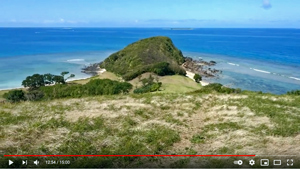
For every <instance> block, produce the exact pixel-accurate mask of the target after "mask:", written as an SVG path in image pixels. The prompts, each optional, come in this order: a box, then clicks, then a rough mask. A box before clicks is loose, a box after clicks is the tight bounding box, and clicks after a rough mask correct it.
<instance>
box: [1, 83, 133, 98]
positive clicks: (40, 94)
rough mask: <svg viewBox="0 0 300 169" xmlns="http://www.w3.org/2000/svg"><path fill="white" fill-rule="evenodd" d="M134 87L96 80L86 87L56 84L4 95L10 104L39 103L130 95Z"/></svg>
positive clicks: (14, 91)
mask: <svg viewBox="0 0 300 169" xmlns="http://www.w3.org/2000/svg"><path fill="white" fill-rule="evenodd" d="M131 89H132V85H131V84H130V83H127V82H118V81H113V80H109V79H94V80H91V81H90V82H88V83H87V84H85V85H80V84H56V85H53V86H42V87H40V88H38V89H35V90H29V91H28V92H25V91H23V90H12V91H9V92H8V93H5V94H4V98H5V99H6V100H7V101H9V102H20V101H26V100H28V101H37V100H42V99H58V98H66V97H73V98H79V97H82V96H94V95H113V94H120V93H128V92H129V90H131Z"/></svg>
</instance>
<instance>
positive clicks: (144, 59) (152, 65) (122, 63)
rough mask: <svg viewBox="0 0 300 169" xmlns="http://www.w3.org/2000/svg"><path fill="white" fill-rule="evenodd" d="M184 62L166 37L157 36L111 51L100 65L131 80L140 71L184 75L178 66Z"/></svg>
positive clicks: (180, 54)
mask: <svg viewBox="0 0 300 169" xmlns="http://www.w3.org/2000/svg"><path fill="white" fill-rule="evenodd" d="M183 62H184V57H183V55H182V52H181V51H180V50H179V49H177V48H176V47H175V46H174V44H173V42H172V40H171V39H170V38H168V37H163V36H157V37H151V38H147V39H142V40H140V41H137V42H135V43H132V44H130V45H128V46H127V47H125V48H124V49H123V50H121V51H119V52H116V53H113V54H112V55H110V56H109V57H108V58H107V59H105V60H104V61H103V62H102V63H101V65H100V67H101V68H105V69H106V70H108V71H110V72H113V73H116V74H118V75H121V76H122V77H123V79H125V80H131V79H133V78H135V77H137V76H139V75H141V74H142V73H145V72H154V73H156V74H158V75H161V76H164V75H174V74H179V75H185V71H184V70H183V69H182V68H181V67H180V65H181V64H182V63H183Z"/></svg>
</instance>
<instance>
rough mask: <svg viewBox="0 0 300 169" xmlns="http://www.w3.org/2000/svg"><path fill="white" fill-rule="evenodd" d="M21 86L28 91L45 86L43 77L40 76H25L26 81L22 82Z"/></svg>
mask: <svg viewBox="0 0 300 169" xmlns="http://www.w3.org/2000/svg"><path fill="white" fill-rule="evenodd" d="M22 86H24V87H29V90H34V89H37V88H39V87H41V86H45V81H44V76H43V75H40V74H34V75H32V76H27V77H26V79H25V80H23V81H22Z"/></svg>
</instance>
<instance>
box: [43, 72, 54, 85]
mask: <svg viewBox="0 0 300 169" xmlns="http://www.w3.org/2000/svg"><path fill="white" fill-rule="evenodd" d="M53 76H54V75H52V74H50V73H47V74H44V82H45V85H50V84H53V83H54V81H53Z"/></svg>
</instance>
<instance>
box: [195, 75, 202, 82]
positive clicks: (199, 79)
mask: <svg viewBox="0 0 300 169" xmlns="http://www.w3.org/2000/svg"><path fill="white" fill-rule="evenodd" d="M194 79H195V82H197V83H200V81H201V80H202V77H201V76H200V75H199V74H195V75H194Z"/></svg>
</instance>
